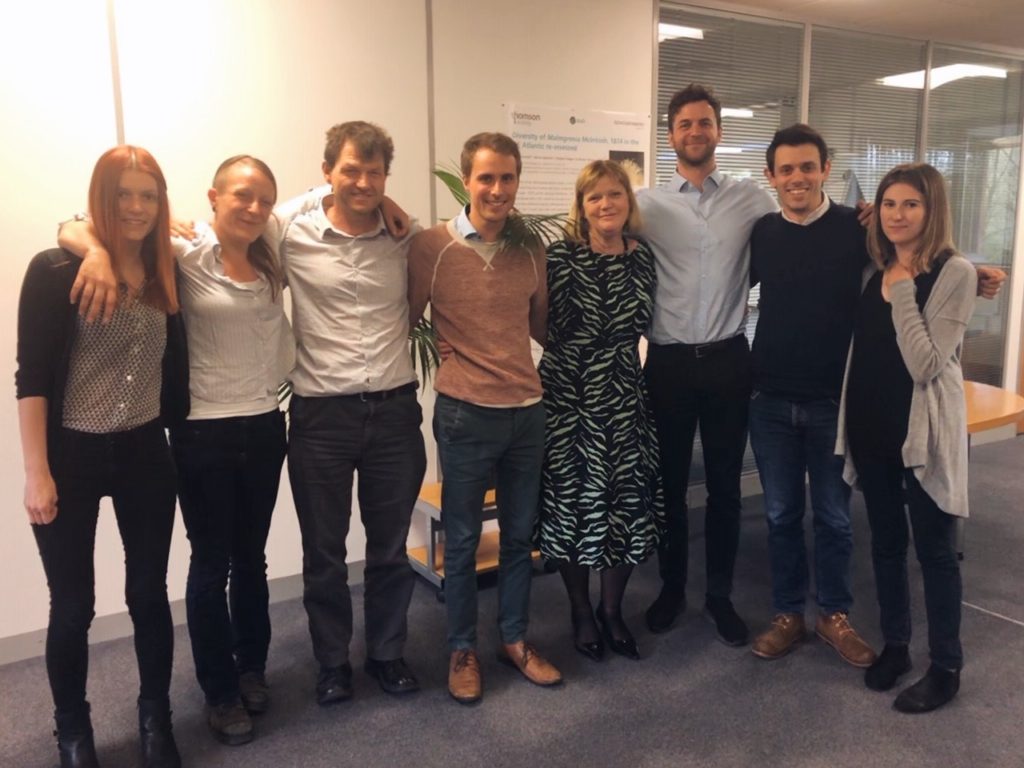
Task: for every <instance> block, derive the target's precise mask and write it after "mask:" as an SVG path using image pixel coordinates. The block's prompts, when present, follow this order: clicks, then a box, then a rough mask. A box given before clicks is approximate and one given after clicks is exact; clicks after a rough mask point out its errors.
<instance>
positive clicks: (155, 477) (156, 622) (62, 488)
mask: <svg viewBox="0 0 1024 768" xmlns="http://www.w3.org/2000/svg"><path fill="white" fill-rule="evenodd" d="M56 442H57V446H56V447H55V448H56V451H57V454H56V455H57V456H58V458H57V460H56V461H55V465H54V466H53V467H52V468H51V471H52V472H53V477H54V481H55V482H56V484H57V495H58V497H59V500H58V503H57V518H56V519H55V520H54V521H53V522H52V523H50V524H49V525H34V526H32V531H33V533H34V534H35V537H36V543H37V545H38V547H39V554H40V556H41V557H42V560H43V568H44V570H45V571H46V582H47V584H48V586H49V588H50V623H49V627H48V628H47V633H46V671H47V674H48V675H49V678H50V688H51V690H52V692H53V702H54V705H55V706H56V708H57V711H58V712H78V711H81V710H82V709H83V708H84V706H85V685H86V677H87V674H88V668H89V644H88V638H89V625H90V624H91V623H92V618H93V616H94V612H93V609H94V605H95V572H94V570H93V555H94V551H93V550H94V545H95V541H96V521H97V519H98V517H99V503H100V499H101V498H102V497H103V496H110V497H111V499H112V501H113V503H114V514H115V516H116V518H117V527H118V530H119V531H120V533H121V542H122V544H123V545H124V560H125V587H124V592H125V602H126V603H127V605H128V612H129V614H130V615H131V618H132V624H133V625H134V627H135V656H136V659H137V660H138V664H139V677H140V682H141V685H140V692H139V696H140V698H143V699H156V700H161V699H162V700H166V699H167V693H168V688H169V686H170V682H171V661H172V658H173V655H174V634H173V626H172V624H171V611H170V608H169V607H168V604H167V556H168V552H169V551H170V547H171V530H172V528H173V526H174V493H175V475H174V462H173V461H172V460H171V453H170V450H168V447H167V437H166V435H165V434H164V430H163V427H161V426H160V424H159V423H158V422H156V421H153V422H150V423H149V424H145V425H143V426H141V427H137V428H135V429H131V430H126V431H124V432H113V433H110V434H89V433H85V432H75V431H73V430H69V429H62V430H60V432H59V434H58V436H57V438H56Z"/></svg>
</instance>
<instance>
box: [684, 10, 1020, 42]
mask: <svg viewBox="0 0 1024 768" xmlns="http://www.w3.org/2000/svg"><path fill="white" fill-rule="evenodd" d="M694 4H697V5H699V4H700V3H699V2H695V3H694ZM716 5H719V7H728V8H732V9H734V10H737V11H742V10H743V9H744V8H746V9H749V10H750V11H751V12H753V13H757V14H758V15H769V16H775V17H777V18H785V19H792V20H798V21H809V22H812V23H818V24H825V25H829V26H836V27H845V28H847V29H860V30H866V31H867V30H870V31H873V32H882V33H888V34H891V35H896V36H899V37H912V38H916V39H919V40H936V41H940V42H949V43H982V44H984V45H990V46H998V47H1001V48H1005V49H1011V50H1012V51H1013V52H1017V53H1024V1H1022V0H731V1H730V2H728V3H720V4H716Z"/></svg>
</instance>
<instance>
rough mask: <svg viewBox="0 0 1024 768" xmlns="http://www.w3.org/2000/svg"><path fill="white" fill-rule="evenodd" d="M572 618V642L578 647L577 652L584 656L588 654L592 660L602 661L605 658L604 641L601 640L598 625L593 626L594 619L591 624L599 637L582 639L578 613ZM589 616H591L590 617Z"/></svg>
mask: <svg viewBox="0 0 1024 768" xmlns="http://www.w3.org/2000/svg"><path fill="white" fill-rule="evenodd" d="M570 618H571V619H572V644H573V647H574V648H576V652H577V653H579V654H580V655H582V656H586V657H587V658H588V659H590V660H591V661H600V660H601V659H603V658H604V643H603V642H601V635H600V634H598V633H597V632H596V630H597V627H596V626H593V619H591V620H590V624H591V625H592V626H593V629H594V630H595V633H594V634H596V635H597V638H596V639H595V640H581V639H580V628H581V622H579V621H578V620H577V619H576V615H575V614H573V615H572V616H570ZM588 618H589V617H588Z"/></svg>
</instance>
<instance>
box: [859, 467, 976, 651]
mask: <svg viewBox="0 0 1024 768" xmlns="http://www.w3.org/2000/svg"><path fill="white" fill-rule="evenodd" d="M855 463H856V467H857V475H858V477H859V479H860V485H861V489H862V490H863V491H864V503H865V505H866V506H867V510H868V522H869V523H870V525H871V560H872V563H873V564H874V567H875V589H876V590H877V592H878V607H879V613H880V616H881V625H882V636H883V637H884V638H885V642H886V644H887V645H906V644H908V643H909V642H910V586H909V584H908V581H907V545H908V543H909V537H910V535H909V531H908V527H907V513H906V512H905V511H904V505H905V506H906V507H907V508H909V511H910V525H912V526H913V528H914V549H915V551H916V552H917V561H918V563H920V565H921V574H922V576H923V577H924V602H925V612H926V614H927V616H928V649H929V652H930V656H931V660H932V663H934V664H936V665H938V666H940V667H942V668H944V669H960V668H961V667H962V666H963V649H962V648H961V647H960V600H961V595H962V586H961V582H960V564H959V563H958V562H957V558H956V518H955V517H953V516H952V515H947V514H946V513H945V512H943V511H942V510H941V509H939V508H938V506H936V504H935V502H934V501H932V499H931V497H930V496H929V495H928V494H927V493H926V492H925V490H924V489H923V488H922V487H921V484H920V483H919V482H918V481H917V478H915V477H914V473H913V471H911V470H908V469H904V468H903V464H902V462H901V461H900V460H899V459H892V460H885V459H874V458H867V457H865V458H857V457H855ZM904 491H905V493H904Z"/></svg>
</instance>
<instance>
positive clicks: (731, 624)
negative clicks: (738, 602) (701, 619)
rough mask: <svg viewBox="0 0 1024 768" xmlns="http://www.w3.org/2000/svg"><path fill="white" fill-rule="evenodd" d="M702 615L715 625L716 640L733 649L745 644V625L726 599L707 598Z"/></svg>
mask: <svg viewBox="0 0 1024 768" xmlns="http://www.w3.org/2000/svg"><path fill="white" fill-rule="evenodd" d="M704 615H705V616H706V617H707V618H708V620H709V621H710V622H711V623H712V624H714V625H715V632H716V633H717V634H718V639H719V640H721V641H722V642H723V643H725V644H726V645H731V646H733V647H734V648H735V647H739V646H741V645H746V644H747V637H748V632H747V625H746V624H745V623H744V622H743V619H741V618H740V617H739V614H738V613H736V609H735V608H733V607H732V601H731V600H729V598H727V597H709V598H708V599H707V602H705V603H704Z"/></svg>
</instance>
